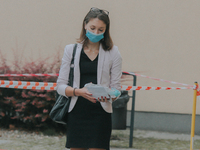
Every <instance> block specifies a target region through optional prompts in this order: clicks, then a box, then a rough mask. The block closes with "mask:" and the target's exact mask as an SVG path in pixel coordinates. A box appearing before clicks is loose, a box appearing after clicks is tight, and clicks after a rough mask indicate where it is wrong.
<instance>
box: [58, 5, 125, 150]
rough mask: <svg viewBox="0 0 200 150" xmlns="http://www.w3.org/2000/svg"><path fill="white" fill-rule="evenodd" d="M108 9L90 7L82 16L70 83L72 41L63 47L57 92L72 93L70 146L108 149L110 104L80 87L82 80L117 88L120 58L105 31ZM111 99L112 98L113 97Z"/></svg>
mask: <svg viewBox="0 0 200 150" xmlns="http://www.w3.org/2000/svg"><path fill="white" fill-rule="evenodd" d="M108 14H109V13H108V11H106V10H100V9H98V8H91V10H90V11H89V12H88V14H87V15H86V17H85V18H84V20H83V26H82V32H81V34H80V38H79V39H78V41H77V42H78V45H77V49H76V54H75V60H74V82H73V87H70V86H68V85H67V83H68V76H69V68H70V62H71V57H72V52H73V47H74V44H70V45H67V46H66V47H65V51H64V56H63V58H62V65H61V68H60V72H59V77H58V80H57V92H58V93H59V94H61V95H64V96H67V97H70V96H71V97H72V99H71V103H70V107H69V115H68V123H67V142H66V147H67V148H70V149H71V150H86V149H90V150H103V149H109V143H110V136H111V128H112V126H111V113H112V104H111V103H110V102H108V100H107V99H106V98H104V97H100V98H99V99H98V100H96V99H95V98H94V97H92V94H91V93H89V92H88V91H87V89H86V88H84V85H85V84H86V83H91V82H92V83H94V84H101V85H102V86H106V87H110V88H116V89H118V90H120V88H121V86H120V78H121V74H122V73H121V66H122V59H121V56H120V53H119V51H118V48H117V47H116V46H114V45H113V42H112V39H111V37H110V33H109V26H110V21H109V16H108ZM113 100H115V99H113Z"/></svg>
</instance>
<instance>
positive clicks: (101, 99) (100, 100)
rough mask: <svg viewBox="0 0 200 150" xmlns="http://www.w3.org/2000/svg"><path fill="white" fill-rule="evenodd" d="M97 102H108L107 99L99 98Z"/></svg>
mask: <svg viewBox="0 0 200 150" xmlns="http://www.w3.org/2000/svg"><path fill="white" fill-rule="evenodd" d="M98 101H99V102H108V99H107V98H106V97H103V96H101V98H98Z"/></svg>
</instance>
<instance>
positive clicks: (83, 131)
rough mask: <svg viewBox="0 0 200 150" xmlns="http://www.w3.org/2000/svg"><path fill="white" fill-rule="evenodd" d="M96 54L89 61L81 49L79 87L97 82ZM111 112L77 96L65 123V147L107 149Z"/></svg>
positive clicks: (110, 127) (97, 103)
mask: <svg viewBox="0 0 200 150" xmlns="http://www.w3.org/2000/svg"><path fill="white" fill-rule="evenodd" d="M97 64H98V56H97V57H96V59H95V60H93V61H91V60H90V59H89V58H88V57H87V55H86V54H85V53H84V51H83V50H82V52H81V56H80V74H81V77H80V87H81V88H82V87H83V86H84V85H85V84H86V83H90V82H92V83H95V84H96V83H97ZM111 130H112V125H111V113H107V112H106V111H105V110H104V109H103V108H102V106H101V104H100V103H99V102H96V103H92V102H90V101H89V100H87V99H85V98H83V97H78V100H77V102H76V104H75V106H74V108H73V110H72V111H71V112H70V113H69V116H68V124H67V142H66V147H67V148H101V149H107V150H109V146H110V136H111Z"/></svg>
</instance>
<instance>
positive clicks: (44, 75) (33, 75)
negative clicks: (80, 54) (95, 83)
mask: <svg viewBox="0 0 200 150" xmlns="http://www.w3.org/2000/svg"><path fill="white" fill-rule="evenodd" d="M123 73H124V74H127V75H136V76H140V77H144V78H148V79H152V80H156V81H161V82H167V83H172V84H178V85H183V86H190V87H192V86H193V85H189V84H184V83H179V82H174V81H169V80H164V79H158V78H153V77H149V76H146V75H140V74H137V73H133V72H127V71H123ZM58 75H59V74H57V73H55V74H54V73H49V74H42V73H37V74H0V77H11V76H12V77H19V76H20V77H39V76H42V77H46V76H58Z"/></svg>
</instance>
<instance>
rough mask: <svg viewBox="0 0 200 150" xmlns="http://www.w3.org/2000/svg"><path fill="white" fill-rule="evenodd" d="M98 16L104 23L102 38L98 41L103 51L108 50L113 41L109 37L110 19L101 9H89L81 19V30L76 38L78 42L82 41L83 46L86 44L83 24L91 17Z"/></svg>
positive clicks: (86, 39)
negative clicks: (104, 28)
mask: <svg viewBox="0 0 200 150" xmlns="http://www.w3.org/2000/svg"><path fill="white" fill-rule="evenodd" d="M94 18H98V19H99V20H101V21H103V22H104V23H105V24H106V30H105V33H104V38H103V39H101V40H100V43H101V44H102V46H103V49H104V50H105V51H109V50H111V49H112V47H113V41H112V39H111V37H110V30H109V29H110V20H109V17H108V14H106V13H104V12H103V11H94V10H90V11H89V12H88V13H87V15H86V16H85V18H84V20H83V25H82V31H81V34H80V37H79V39H77V42H78V43H83V47H85V46H87V44H88V40H89V39H88V38H87V36H86V30H85V24H87V23H88V22H89V21H90V20H91V19H94Z"/></svg>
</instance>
